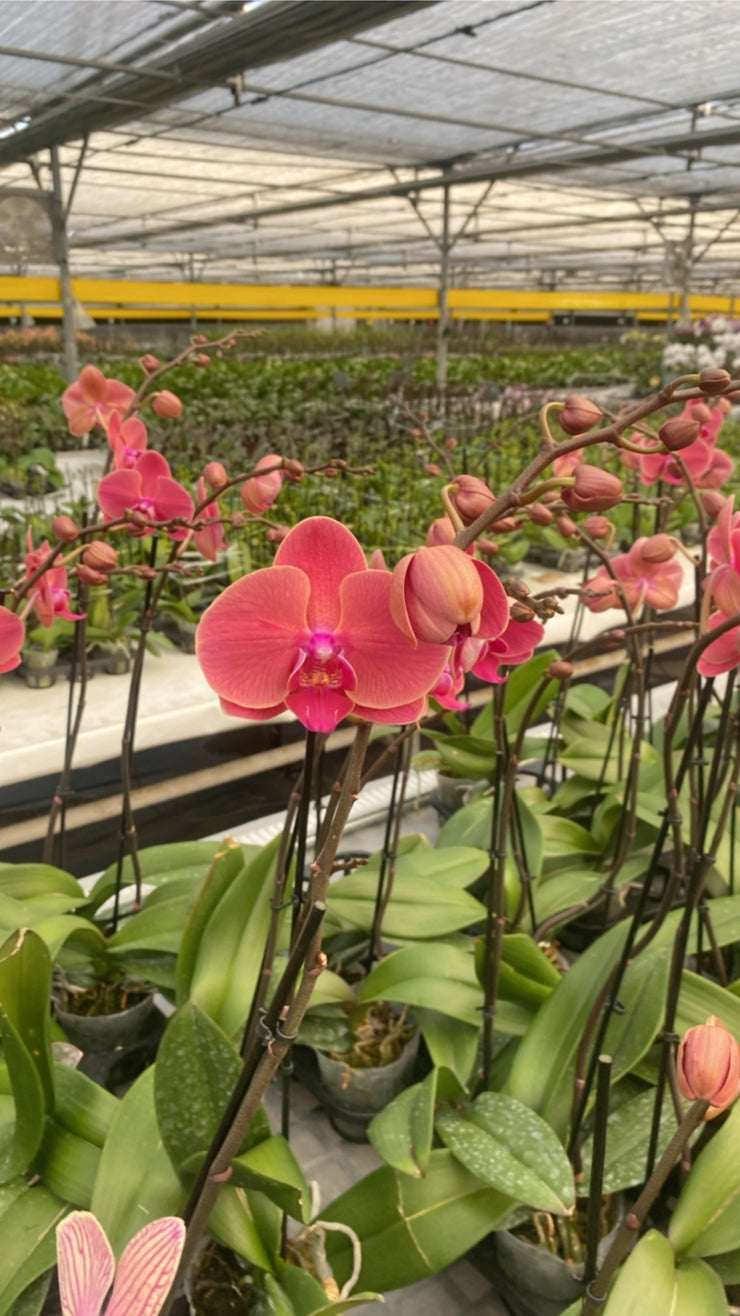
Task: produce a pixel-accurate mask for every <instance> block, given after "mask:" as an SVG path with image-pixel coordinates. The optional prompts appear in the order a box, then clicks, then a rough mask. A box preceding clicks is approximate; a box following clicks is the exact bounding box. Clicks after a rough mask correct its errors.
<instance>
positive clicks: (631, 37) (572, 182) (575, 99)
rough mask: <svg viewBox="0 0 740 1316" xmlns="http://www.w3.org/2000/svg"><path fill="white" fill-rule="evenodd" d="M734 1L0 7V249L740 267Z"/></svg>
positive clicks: (596, 270)
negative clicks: (47, 205) (55, 203)
mask: <svg viewBox="0 0 740 1316" xmlns="http://www.w3.org/2000/svg"><path fill="white" fill-rule="evenodd" d="M738 54H740V25H739V24H738V6H737V3H736V0H701V3H698V4H697V3H696V0H619V2H618V3H617V0H437V2H436V3H431V4H405V3H398V2H397V3H381V2H376V3H365V2H364V0H349V2H346V0H345V2H341V0H340V2H339V3H336V2H331V3H330V2H328V0H327V2H325V0H253V2H251V3H250V2H248V3H241V0H237V2H236V3H232V2H231V0H0V72H1V73H2V76H1V77H0V107H1V108H0V244H1V245H2V247H3V248H4V257H3V265H4V268H5V270H6V271H11V272H12V271H18V272H20V271H25V270H26V269H28V268H32V269H39V270H41V269H44V268H49V269H53V262H52V254H51V250H50V245H49V235H48V222H47V219H46V214H45V211H44V209H43V207H42V206H39V204H38V200H39V197H40V196H41V193H40V192H39V190H38V188H39V185H40V187H41V188H43V189H44V191H46V190H48V189H49V188H50V186H51V169H50V162H49V148H50V147H52V146H56V147H58V148H59V162H60V166H61V174H62V184H63V191H64V193H65V197H66V200H67V201H68V202H69V201H70V198H71V204H70V205H69V220H68V224H69V241H70V246H71V259H72V266H73V271H74V272H75V273H76V274H88V275H95V274H101V275H108V276H116V275H123V274H127V273H131V274H134V273H135V274H136V275H138V276H139V277H142V278H183V277H186V278H204V277H205V278H207V279H208V280H209V281H214V280H244V279H248V280H249V281H250V282H260V281H264V282H276V281H281V280H290V281H292V282H299V281H309V282H316V281H317V280H318V281H321V280H323V281H342V280H346V279H349V280H350V281H351V282H352V283H362V282H372V283H386V284H387V283H404V282H405V283H429V282H434V281H435V280H436V278H437V276H438V267H439V243H440V238H441V224H442V196H443V189H444V187H445V185H446V184H450V185H451V192H450V220H451V223H450V236H451V238H455V239H456V241H455V243H454V246H453V248H452V253H451V270H452V277H453V280H454V281H455V282H466V283H467V284H470V285H475V284H491V283H496V284H499V285H502V286H506V285H511V286H516V285H520V284H526V285H529V286H533V285H538V286H541V287H554V286H561V285H563V284H571V285H577V284H581V285H583V286H585V285H589V284H590V285H594V284H601V285H604V284H605V285H607V286H617V285H625V284H629V285H630V286H633V287H638V288H639V287H646V288H647V287H651V286H656V285H660V286H664V285H665V284H666V283H667V282H670V281H672V279H673V278H674V276H675V271H676V269H677V268H678V267H679V266H680V264H681V261H682V259H684V258H685V255H686V251H687V243H688V240H689V236H690V238H691V242H692V243H693V258H694V260H697V258H698V269H697V277H698V281H699V282H701V283H702V284H703V286H704V287H711V288H716V289H718V290H726V289H727V288H729V287H730V286H731V285H732V284H733V282H734V280H735V277H736V270H737V267H738V261H739V260H740V224H739V223H738V214H739V213H740V87H739V86H738V85H737V83H736V81H735V79H736V75H735V73H734V69H735V67H736V66H737V63H738V60H737V56H738Z"/></svg>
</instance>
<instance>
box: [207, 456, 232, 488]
mask: <svg viewBox="0 0 740 1316" xmlns="http://www.w3.org/2000/svg"><path fill="white" fill-rule="evenodd" d="M203 479H204V480H205V482H206V484H207V485H208V488H209V489H222V488H223V486H224V485H225V484H228V483H229V476H228V473H227V470H226V467H225V466H224V465H223V463H222V462H206V464H205V466H204V467H203Z"/></svg>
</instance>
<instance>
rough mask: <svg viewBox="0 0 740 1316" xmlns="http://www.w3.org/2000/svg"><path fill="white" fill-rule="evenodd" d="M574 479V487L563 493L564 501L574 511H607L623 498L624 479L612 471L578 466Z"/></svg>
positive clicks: (596, 467)
mask: <svg viewBox="0 0 740 1316" xmlns="http://www.w3.org/2000/svg"><path fill="white" fill-rule="evenodd" d="M573 479H574V481H575V483H574V485H573V486H572V488H570V489H564V490H563V493H562V498H563V502H564V503H565V505H566V507H569V508H570V510H571V511H572V512H605V511H606V510H607V508H609V507H614V506H615V504H616V503H618V502H620V500H621V498H622V493H623V488H622V481H621V480H620V479H619V476H617V475H612V473H611V471H602V470H601V469H600V467H598V466H586V465H584V466H578V467H577V468H576V470H575V472H574V475H573Z"/></svg>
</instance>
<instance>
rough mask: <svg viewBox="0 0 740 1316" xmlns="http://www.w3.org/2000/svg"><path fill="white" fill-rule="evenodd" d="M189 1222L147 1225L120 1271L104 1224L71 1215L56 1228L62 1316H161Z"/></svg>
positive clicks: (166, 1218)
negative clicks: (111, 1289)
mask: <svg viewBox="0 0 740 1316" xmlns="http://www.w3.org/2000/svg"><path fill="white" fill-rule="evenodd" d="M184 1242H185V1223H184V1221H183V1220H180V1219H179V1218H178V1217H177V1216H164V1217H163V1218H162V1219H161V1220H152V1221H151V1222H150V1223H149V1224H148V1225H144V1228H143V1229H140V1230H139V1232H138V1234H135V1235H134V1237H133V1238H132V1239H131V1242H130V1243H128V1245H127V1246H126V1248H125V1250H124V1253H123V1256H122V1257H121V1260H120V1262H119V1263H118V1267H116V1260H115V1257H114V1256H113V1249H112V1248H111V1245H110V1243H109V1242H108V1239H107V1238H106V1235H105V1230H104V1229H103V1227H102V1225H101V1224H100V1223H99V1221H98V1220H97V1219H96V1218H95V1216H94V1215H92V1214H91V1213H90V1212H89V1211H72V1212H71V1214H70V1215H68V1216H66V1217H65V1219H64V1220H62V1222H61V1224H59V1225H58V1226H57V1265H58V1269H59V1294H60V1297H61V1302H62V1316H100V1313H101V1312H102V1310H103V1303H104V1301H105V1297H106V1294H107V1293H108V1290H109V1289H110V1287H111V1284H112V1285H113V1292H112V1293H111V1296H110V1301H109V1303H108V1305H107V1307H106V1308H105V1316H158V1313H159V1312H160V1311H161V1309H162V1305H163V1303H164V1300H165V1298H166V1297H167V1294H168V1293H169V1291H170V1288H171V1287H172V1282H173V1280H174V1278H175V1275H176V1274H177V1267H178V1265H179V1263H180V1256H181V1253H182V1249H183V1244H184Z"/></svg>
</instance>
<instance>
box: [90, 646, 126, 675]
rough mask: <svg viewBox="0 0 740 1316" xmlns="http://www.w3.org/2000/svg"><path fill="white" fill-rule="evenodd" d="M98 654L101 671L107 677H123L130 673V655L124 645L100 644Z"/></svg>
mask: <svg viewBox="0 0 740 1316" xmlns="http://www.w3.org/2000/svg"><path fill="white" fill-rule="evenodd" d="M98 653H99V654H100V658H101V661H102V667H103V671H104V672H107V673H108V675H109V676H124V675H125V674H126V672H130V671H131V654H130V652H129V650H128V649H127V648H126V646H125V644H100V645H98Z"/></svg>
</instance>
